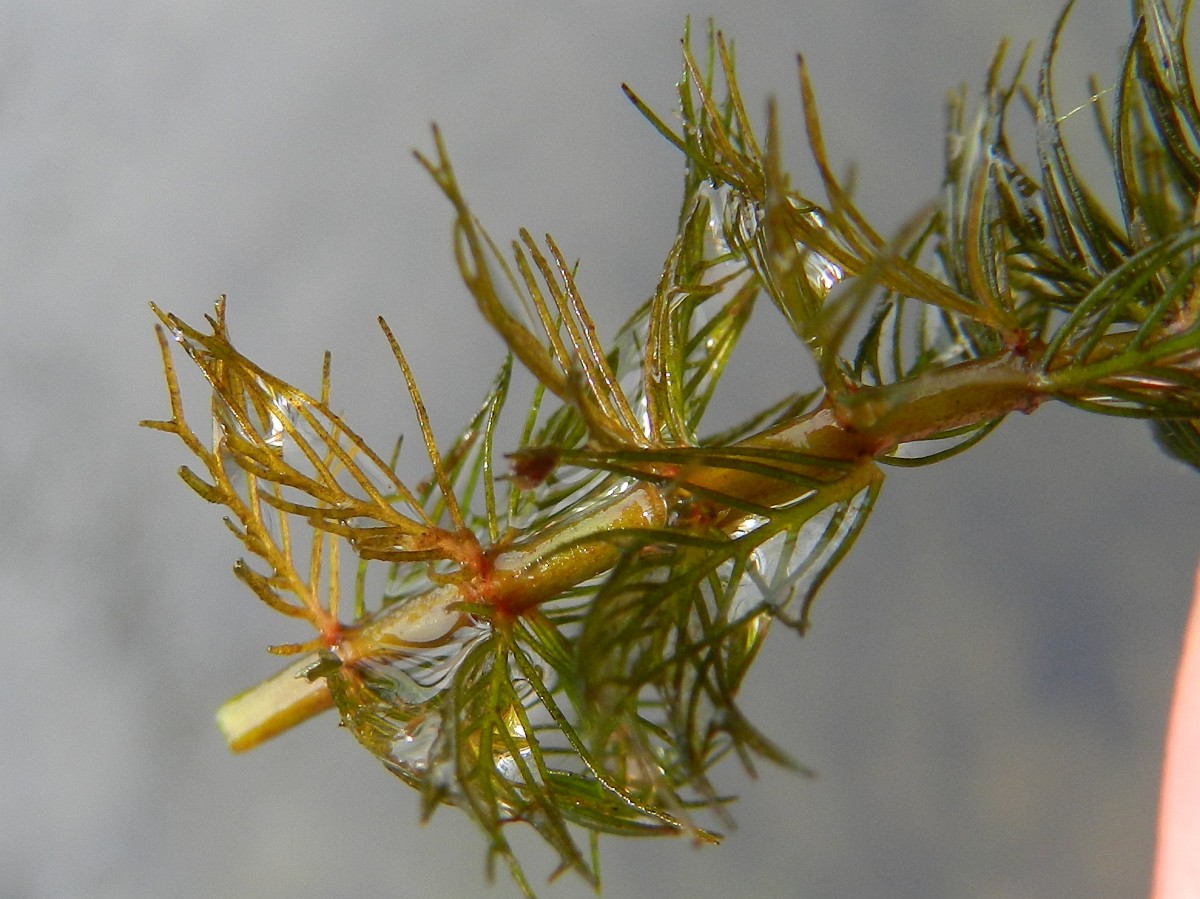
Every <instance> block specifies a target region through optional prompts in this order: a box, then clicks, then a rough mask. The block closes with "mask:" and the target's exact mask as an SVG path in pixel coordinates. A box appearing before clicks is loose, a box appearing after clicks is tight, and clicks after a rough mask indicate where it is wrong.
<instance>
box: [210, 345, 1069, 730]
mask: <svg viewBox="0 0 1200 899" xmlns="http://www.w3.org/2000/svg"><path fill="white" fill-rule="evenodd" d="M1034 356H1036V354H1035V353H1029V354H1023V355H1017V354H1014V353H1009V352H1004V353H1001V354H997V355H995V356H991V357H986V358H982V359H978V360H973V361H970V362H964V363H960V364H958V365H953V366H949V367H947V368H944V369H937V370H934V371H930V372H927V373H925V374H922V375H920V376H918V377H916V378H912V379H910V380H907V381H901V382H898V383H895V384H889V385H885V386H882V387H878V388H871V389H865V390H860V391H858V392H857V393H853V394H849V395H843V396H842V397H840V398H839V399H840V403H839V404H838V405H836V406H835V405H834V404H832V403H831V402H830V401H829V400H828V398H827V400H826V402H825V403H823V404H822V405H821V406H819V407H818V408H817V409H815V410H813V411H812V412H809V413H807V414H805V415H802V416H799V417H797V418H794V419H791V420H789V421H787V422H784V423H782V424H779V425H776V426H774V427H772V428H769V429H767V430H765V431H763V432H761V433H760V434H757V435H755V436H753V437H750V438H748V439H747V440H745V441H743V442H742V443H741V444H739V446H740V447H743V448H750V449H755V448H757V449H772V450H786V451H789V452H790V453H794V454H795V456H796V458H797V462H796V463H795V464H794V471H795V473H796V474H798V475H803V476H805V477H808V478H812V479H816V480H819V481H824V482H834V481H839V480H841V479H842V478H845V477H847V472H846V469H845V466H846V464H847V463H849V464H850V465H851V466H852V467H859V466H862V465H867V466H869V469H870V470H868V471H863V472H861V475H862V476H865V477H866V478H867V479H868V480H869V479H871V478H878V477H880V475H879V473H878V471H877V470H876V465H875V462H874V460H875V459H876V458H878V457H879V456H882V455H885V454H887V453H889V452H891V451H892V450H893V449H895V448H896V447H897V446H899V445H901V444H903V443H907V442H910V441H914V440H922V439H925V438H928V437H932V436H935V435H937V434H940V433H942V432H945V431H947V430H950V429H953V428H959V427H964V426H969V425H975V424H981V423H984V422H988V421H992V420H994V419H998V418H1001V417H1003V416H1004V415H1006V414H1007V413H1009V412H1011V411H1022V412H1030V411H1032V410H1033V409H1035V408H1036V407H1037V406H1038V405H1039V404H1040V403H1041V402H1042V400H1044V399H1045V398H1046V397H1047V395H1048V390H1049V386H1048V385H1049V382H1048V381H1047V380H1046V379H1045V378H1044V376H1043V375H1042V374H1041V373H1040V372H1039V371H1037V370H1036V368H1035V367H1034V365H1033V364H1031V363H1030V362H1029V361H1028V359H1029V358H1033V357H1034ZM822 460H828V461H829V462H830V463H839V465H838V466H837V467H835V466H834V465H830V466H823V465H821V461H822ZM851 480H853V481H855V482H857V481H858V480H860V478H859V477H851ZM864 484H865V481H864ZM688 488H693V489H695V490H698V491H705V492H707V493H709V494H714V493H715V494H722V495H726V496H730V497H738V498H742V499H747V500H753V502H755V503H758V504H761V505H778V504H782V503H787V502H789V501H791V500H794V499H796V498H797V496H798V495H799V494H800V493H801V492H802V489H801V488H800V487H798V486H797V485H796V484H795V483H794V482H791V481H788V480H785V479H780V478H775V477H771V476H769V475H766V474H761V473H754V472H746V471H740V470H737V469H733V468H723V467H720V466H719V465H697V466H695V467H693V468H689V469H685V470H682V471H680V472H678V476H677V477H676V478H675V479H673V480H672V482H671V483H670V484H669V485H667V486H656V485H654V484H651V483H649V482H641V483H639V484H638V486H637V487H635V488H634V489H632V490H629V491H627V492H625V493H624V494H622V495H621V496H619V497H618V498H616V499H615V500H611V501H609V502H607V503H606V504H603V505H600V506H598V507H594V508H592V509H589V510H586V511H585V512H583V513H582V514H581V515H580V516H578V517H576V518H575V519H572V520H571V521H569V522H567V523H566V524H564V525H562V526H559V527H557V528H555V529H554V530H553V531H551V532H550V533H540V534H537V535H535V536H533V537H531V538H529V539H528V540H525V541H520V542H517V543H509V544H505V543H500V544H497V545H495V546H493V547H490V548H489V549H488V550H487V551H486V553H485V556H486V558H487V560H488V563H489V564H488V565H487V566H486V567H485V568H483V569H481V570H480V571H479V572H478V573H475V574H474V575H473V576H472V577H470V578H465V579H464V580H462V581H461V582H458V583H455V584H447V585H442V586H438V587H435V588H433V589H431V590H429V591H428V592H426V593H423V594H421V595H419V596H417V597H414V598H412V599H410V600H408V601H405V602H402V603H397V604H396V605H393V606H389V607H387V608H385V609H383V610H382V611H381V612H379V613H378V614H377V615H376V617H375V618H374V619H372V620H370V621H368V622H367V623H366V624H365V625H363V626H361V627H359V628H353V629H351V628H347V629H346V632H345V635H344V637H343V639H342V640H341V642H340V643H339V644H338V646H337V647H336V654H337V657H338V658H339V659H340V660H341V662H342V663H345V664H349V663H353V662H355V661H358V660H362V659H366V658H371V657H375V656H379V655H386V654H387V653H389V652H395V651H397V650H399V649H403V648H406V647H407V648H416V647H421V646H426V647H429V646H436V645H438V644H439V643H441V642H443V641H446V640H448V639H450V638H451V637H452V635H453V634H454V632H455V631H456V630H457V629H458V628H459V627H461V626H463V625H465V624H466V622H467V620H468V619H467V615H466V613H465V612H464V611H463V609H462V606H463V604H464V603H465V604H475V605H478V604H486V605H488V606H490V607H492V609H493V610H494V614H495V616H496V619H497V620H498V621H499V622H503V621H505V620H512V619H513V618H515V617H518V616H520V615H521V614H523V613H526V612H528V611H529V610H530V609H533V608H536V606H537V605H538V604H540V603H542V602H545V601H546V600H548V599H551V598H553V597H554V596H557V595H559V594H560V593H562V592H563V591H564V590H567V589H569V588H571V587H573V586H576V585H577V584H580V583H583V582H584V581H587V580H590V579H592V578H595V577H598V576H600V575H602V574H603V573H604V572H606V571H608V570H609V569H610V568H611V567H612V566H613V565H615V564H616V562H617V560H618V558H619V557H620V553H621V549H620V547H619V546H618V545H617V544H616V543H614V542H613V541H611V540H606V539H605V538H606V535H608V534H610V533H611V532H612V531H613V530H616V529H621V530H628V529H638V528H662V527H665V526H668V523H669V517H668V502H669V496H670V495H671V494H677V493H678V492H679V491H680V490H684V491H686V490H688ZM834 492H836V493H841V492H842V491H834ZM742 517H743V516H742V515H741V514H739V513H737V512H736V510H734V509H730V510H727V514H724V515H722V516H721V518H720V520H721V522H722V526H724V527H726V528H727V529H729V530H731V529H732V528H734V527H736V526H737V523H738V522H739V521H740V519H741V518H742ZM318 662H319V657H318V656H317V654H316V653H310V654H308V655H305V656H303V657H301V658H300V659H299V660H298V661H295V662H293V663H292V664H291V665H289V666H288V667H287V668H285V669H283V670H282V671H280V672H279V673H277V674H275V675H274V676H272V677H270V678H268V679H267V680H265V681H263V682H262V683H260V684H259V685H257V686H255V687H252V688H251V689H249V690H247V691H246V692H244V693H242V694H240V695H238V696H236V697H234V698H233V699H230V700H229V701H228V702H226V703H225V704H224V705H223V706H222V707H221V708H220V709H219V710H218V712H217V721H218V724H219V726H220V728H221V731H222V733H223V734H224V735H225V738H226V740H227V741H228V743H229V746H230V748H231V749H232V750H233V751H235V752H242V751H245V750H248V749H252V748H254V747H255V746H257V745H258V744H260V743H262V742H264V741H266V740H268V739H270V738H271V737H274V736H276V735H278V734H280V733H282V732H283V731H285V730H288V729H290V728H291V727H294V726H295V725H297V724H299V723H301V722H302V721H304V720H306V719H307V718H310V717H312V716H313V715H315V714H317V713H318V712H321V711H324V710H325V709H327V708H330V707H331V706H332V704H333V702H332V699H331V698H330V696H329V691H328V688H327V687H326V684H325V681H324V679H323V678H320V677H318V678H316V679H315V680H312V681H309V680H308V679H307V678H306V677H305V675H304V672H305V671H307V670H309V669H311V668H312V666H314V665H316V664H318Z"/></svg>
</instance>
